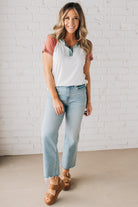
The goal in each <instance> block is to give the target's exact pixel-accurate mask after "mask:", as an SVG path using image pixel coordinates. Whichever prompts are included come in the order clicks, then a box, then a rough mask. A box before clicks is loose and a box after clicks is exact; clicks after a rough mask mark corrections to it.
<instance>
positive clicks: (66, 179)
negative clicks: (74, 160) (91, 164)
mask: <svg viewBox="0 0 138 207" xmlns="http://www.w3.org/2000/svg"><path fill="white" fill-rule="evenodd" d="M61 179H62V180H63V182H64V189H63V190H69V189H70V187H71V175H70V173H69V172H66V171H63V172H62V178H61Z"/></svg>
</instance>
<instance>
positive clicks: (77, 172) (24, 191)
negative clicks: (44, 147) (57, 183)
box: [0, 149, 138, 207]
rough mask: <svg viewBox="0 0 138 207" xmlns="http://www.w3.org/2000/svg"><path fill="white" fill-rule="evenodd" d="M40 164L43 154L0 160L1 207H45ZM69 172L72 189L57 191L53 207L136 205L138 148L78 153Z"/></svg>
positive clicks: (122, 206) (44, 184) (43, 184)
mask: <svg viewBox="0 0 138 207" xmlns="http://www.w3.org/2000/svg"><path fill="white" fill-rule="evenodd" d="M61 156H62V153H59V159H60V161H61ZM42 165H43V160H42V154H38V155H17V156H2V157H0V206H2V207H8V206H10V207H18V206H20V207H44V206H47V205H46V204H45V203H44V200H43V198H44V194H45V192H46V191H47V188H48V185H49V181H46V182H45V181H44V179H43V166H42ZM70 173H71V176H72V187H71V189H70V190H69V191H61V192H60V194H59V196H58V199H57V201H56V203H54V204H53V205H54V206H60V207H70V206H73V207H82V206H83V207H84V206H86V207H91V206H93V207H137V206H138V149H123V150H121V149H119V150H105V151H104V150H103V151H92V152H78V154H77V162H76V166H75V167H74V168H71V169H70Z"/></svg>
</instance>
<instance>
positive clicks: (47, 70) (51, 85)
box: [43, 52, 64, 115]
mask: <svg viewBox="0 0 138 207" xmlns="http://www.w3.org/2000/svg"><path fill="white" fill-rule="evenodd" d="M52 65H53V56H52V55H50V54H48V53H46V52H43V68H44V76H45V80H46V85H47V88H48V90H49V92H50V94H51V97H52V100H53V106H54V109H55V111H56V113H57V114H58V115H61V114H62V113H63V112H64V106H63V103H62V102H61V100H60V99H59V97H58V94H57V91H56V88H55V81H54V77H53V74H52Z"/></svg>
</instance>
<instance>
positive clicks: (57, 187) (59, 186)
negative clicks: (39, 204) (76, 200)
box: [44, 177, 64, 205]
mask: <svg viewBox="0 0 138 207" xmlns="http://www.w3.org/2000/svg"><path fill="white" fill-rule="evenodd" d="M50 189H51V190H56V191H55V194H53V193H52V192H48V193H46V195H45V197H44V201H45V203H46V204H47V205H51V204H53V203H55V201H56V200H57V197H58V194H59V193H60V191H61V190H63V189H64V182H63V180H62V179H61V178H60V177H58V184H57V185H55V184H51V183H50V185H49V191H50Z"/></svg>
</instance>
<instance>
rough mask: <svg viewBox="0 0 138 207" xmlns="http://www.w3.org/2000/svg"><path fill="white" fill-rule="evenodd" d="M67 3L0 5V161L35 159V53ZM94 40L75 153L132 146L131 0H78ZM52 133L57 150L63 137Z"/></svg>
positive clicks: (39, 76)
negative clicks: (87, 108)
mask: <svg viewBox="0 0 138 207" xmlns="http://www.w3.org/2000/svg"><path fill="white" fill-rule="evenodd" d="M66 2H68V1H64V0H60V1H58V0H57V1H56V0H53V1H51V0H42V1H40V0H12V1H10V0H1V1H0V155H15V154H35V153H42V144H41V137H40V129H41V124H42V119H43V113H44V106H45V100H46V84H45V79H44V74H43V64H42V49H43V46H44V42H45V39H46V36H47V35H48V34H49V33H51V32H52V28H53V26H54V24H55V23H56V21H57V17H58V12H59V10H60V8H61V7H62V6H63V5H64V4H65V3H66ZM79 2H80V3H81V5H82V8H83V10H84V13H85V16H86V22H87V27H88V31H89V35H88V39H90V40H91V41H92V42H93V45H94V50H93V55H94V61H92V64H91V68H90V71H91V92H92V106H93V112H92V114H91V116H90V117H85V116H84V118H83V121H82V128H81V132H80V142H79V148H78V150H79V151H87V150H101V149H120V148H137V147H138V127H137V124H138V96H137V91H138V59H137V54H138V21H137V19H138V16H137V11H138V1H136V0H121V1H120V0H98V1H97V0H85V1H83V0H82V1H79ZM64 125H65V124H64V121H63V124H62V125H61V128H60V131H59V143H58V149H59V152H60V151H62V147H63V139H64V133H63V132H62V131H64Z"/></svg>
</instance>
